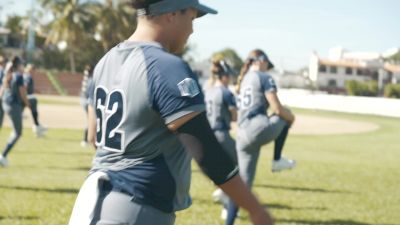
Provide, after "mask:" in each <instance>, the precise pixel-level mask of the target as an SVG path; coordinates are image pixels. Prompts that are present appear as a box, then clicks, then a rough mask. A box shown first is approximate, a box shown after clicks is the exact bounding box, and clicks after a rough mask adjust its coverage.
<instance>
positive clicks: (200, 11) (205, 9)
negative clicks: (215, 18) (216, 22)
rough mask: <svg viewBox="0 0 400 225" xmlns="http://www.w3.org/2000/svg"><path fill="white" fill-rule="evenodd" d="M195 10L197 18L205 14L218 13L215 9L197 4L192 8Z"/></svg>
mask: <svg viewBox="0 0 400 225" xmlns="http://www.w3.org/2000/svg"><path fill="white" fill-rule="evenodd" d="M194 8H195V9H197V12H198V13H197V18H199V17H202V16H204V15H206V14H217V13H218V11H217V10H215V9H212V8H210V7H208V6H205V5H202V4H198V5H196V6H194Z"/></svg>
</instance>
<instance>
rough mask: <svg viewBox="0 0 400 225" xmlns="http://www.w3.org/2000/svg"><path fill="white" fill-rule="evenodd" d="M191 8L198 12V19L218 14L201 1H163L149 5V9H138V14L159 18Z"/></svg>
mask: <svg viewBox="0 0 400 225" xmlns="http://www.w3.org/2000/svg"><path fill="white" fill-rule="evenodd" d="M191 7H192V8H194V9H196V10H197V11H198V15H197V17H201V16H204V15H206V14H208V13H210V14H217V13H218V11H217V10H215V9H212V8H210V7H208V6H205V5H203V4H200V2H199V0H163V1H159V2H156V3H153V4H151V5H149V7H148V8H147V9H138V10H137V13H138V15H139V16H143V15H148V16H158V15H161V14H164V13H171V12H176V11H179V10H182V9H187V8H191Z"/></svg>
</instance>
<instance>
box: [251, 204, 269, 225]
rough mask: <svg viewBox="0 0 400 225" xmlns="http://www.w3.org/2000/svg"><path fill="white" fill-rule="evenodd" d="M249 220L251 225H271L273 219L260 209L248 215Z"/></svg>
mask: <svg viewBox="0 0 400 225" xmlns="http://www.w3.org/2000/svg"><path fill="white" fill-rule="evenodd" d="M250 219H251V222H252V223H253V225H273V224H274V219H273V218H272V216H271V215H270V214H269V213H268V212H267V211H266V210H265V209H263V208H262V207H260V209H259V210H257V211H254V212H251V213H250Z"/></svg>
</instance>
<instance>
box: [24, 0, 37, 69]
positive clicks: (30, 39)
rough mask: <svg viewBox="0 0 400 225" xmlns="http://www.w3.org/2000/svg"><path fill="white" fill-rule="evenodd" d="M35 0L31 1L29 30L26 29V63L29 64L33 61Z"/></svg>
mask: <svg viewBox="0 0 400 225" xmlns="http://www.w3.org/2000/svg"><path fill="white" fill-rule="evenodd" d="M35 4H36V1H35V0H31V13H30V15H29V29H28V41H27V44H26V51H27V61H28V62H29V63H31V62H32V61H33V52H34V51H35V26H34V23H35Z"/></svg>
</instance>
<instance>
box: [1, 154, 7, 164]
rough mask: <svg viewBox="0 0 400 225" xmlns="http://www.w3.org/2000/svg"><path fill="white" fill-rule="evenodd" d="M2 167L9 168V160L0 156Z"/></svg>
mask: <svg viewBox="0 0 400 225" xmlns="http://www.w3.org/2000/svg"><path fill="white" fill-rule="evenodd" d="M0 166H1V167H7V166H8V160H7V159H6V157H4V156H2V155H0Z"/></svg>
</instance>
